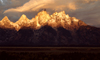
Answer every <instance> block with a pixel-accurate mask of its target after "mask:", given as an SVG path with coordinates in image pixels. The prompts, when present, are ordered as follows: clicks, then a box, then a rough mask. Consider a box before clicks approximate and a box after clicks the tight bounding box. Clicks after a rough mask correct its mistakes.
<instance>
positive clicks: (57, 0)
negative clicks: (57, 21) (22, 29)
mask: <svg viewBox="0 0 100 60" xmlns="http://www.w3.org/2000/svg"><path fill="white" fill-rule="evenodd" d="M44 8H45V9H46V10H47V12H48V13H49V14H50V15H51V14H52V13H54V12H60V11H65V13H66V14H69V16H70V17H76V18H77V19H80V20H82V21H84V22H85V23H86V24H88V25H91V26H96V27H100V0H0V20H1V19H2V18H3V17H4V16H8V18H9V19H10V20H11V21H12V22H16V21H17V20H18V19H19V18H20V16H21V15H22V14H25V15H26V16H27V17H28V18H29V19H31V18H32V17H35V15H37V13H38V12H39V11H40V10H41V9H44Z"/></svg>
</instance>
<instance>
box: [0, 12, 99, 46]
mask: <svg viewBox="0 0 100 60" xmlns="http://www.w3.org/2000/svg"><path fill="white" fill-rule="evenodd" d="M7 24H8V25H7ZM6 25H7V26H6ZM99 36H100V28H96V27H92V26H89V25H86V24H85V23H84V22H83V21H81V20H79V19H76V18H75V17H69V15H66V14H65V12H64V11H62V12H59V13H57V12H56V13H54V14H52V15H51V16H50V15H49V14H47V12H46V11H41V12H39V13H38V15H37V16H36V17H35V18H32V19H31V20H29V19H28V18H27V17H26V16H25V15H22V16H21V18H20V19H19V20H18V21H17V22H15V23H13V22H11V21H10V20H9V19H8V18H7V17H5V18H4V19H2V20H1V21H0V46H100V40H99V39H100V37H99Z"/></svg>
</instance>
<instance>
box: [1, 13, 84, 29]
mask: <svg viewBox="0 0 100 60" xmlns="http://www.w3.org/2000/svg"><path fill="white" fill-rule="evenodd" d="M1 22H2V23H1ZM1 22H0V26H2V25H3V24H4V27H5V28H6V26H11V27H10V28H15V29H16V30H17V31H18V30H20V29H21V28H24V27H28V28H32V29H40V28H41V26H46V25H48V26H51V27H53V28H58V27H63V28H65V29H68V30H75V29H78V28H79V27H80V26H86V24H85V23H84V22H83V21H81V20H79V19H76V18H75V17H69V15H68V14H67V15H66V14H65V12H64V11H61V12H59V13H57V12H55V13H53V14H52V15H49V14H48V13H47V12H46V11H41V12H39V13H38V14H37V15H36V16H35V18H32V19H31V20H29V19H28V18H27V17H26V15H24V14H23V15H22V16H21V17H20V19H19V20H18V21H17V22H15V23H13V22H11V21H9V19H8V17H7V16H6V17H4V18H3V19H2V20H1ZM15 25H16V26H17V27H15Z"/></svg>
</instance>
